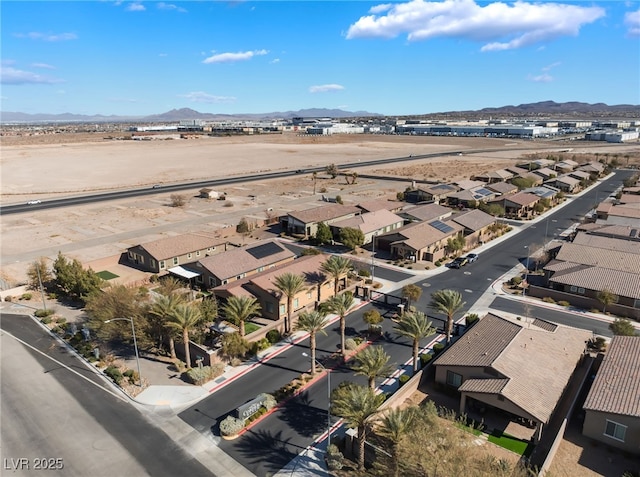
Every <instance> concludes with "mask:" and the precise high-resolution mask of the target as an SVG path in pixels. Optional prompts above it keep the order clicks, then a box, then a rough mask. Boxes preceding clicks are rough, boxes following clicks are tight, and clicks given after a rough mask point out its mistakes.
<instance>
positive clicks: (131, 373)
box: [122, 369, 140, 384]
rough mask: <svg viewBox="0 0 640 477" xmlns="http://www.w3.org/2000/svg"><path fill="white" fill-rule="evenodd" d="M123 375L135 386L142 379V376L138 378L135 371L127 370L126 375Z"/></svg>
mask: <svg viewBox="0 0 640 477" xmlns="http://www.w3.org/2000/svg"><path fill="white" fill-rule="evenodd" d="M122 375H123V376H124V377H125V378H128V379H129V382H130V383H131V384H135V383H136V382H138V380H139V379H140V376H138V373H137V371H134V370H133V369H127V370H126V371H125V372H124V373H122Z"/></svg>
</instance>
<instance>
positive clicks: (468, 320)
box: [464, 313, 480, 326]
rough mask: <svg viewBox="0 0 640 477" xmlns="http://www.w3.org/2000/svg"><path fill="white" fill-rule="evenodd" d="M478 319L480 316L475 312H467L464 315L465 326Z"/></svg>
mask: <svg viewBox="0 0 640 477" xmlns="http://www.w3.org/2000/svg"><path fill="white" fill-rule="evenodd" d="M479 319H480V317H479V316H478V315H477V314H475V313H469V314H468V315H467V316H466V317H465V319H464V320H465V325H466V326H471V325H473V324H474V323H475V322H476V321H478V320H479Z"/></svg>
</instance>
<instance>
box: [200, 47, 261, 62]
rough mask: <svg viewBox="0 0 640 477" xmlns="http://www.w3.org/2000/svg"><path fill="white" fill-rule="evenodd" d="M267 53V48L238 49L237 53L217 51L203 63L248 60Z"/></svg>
mask: <svg viewBox="0 0 640 477" xmlns="http://www.w3.org/2000/svg"><path fill="white" fill-rule="evenodd" d="M267 53H269V52H268V51H267V50H254V51H239V52H238V53H219V54H217V55H213V56H210V57H209V58H207V59H205V60H204V61H203V63H205V64H212V63H234V62H236V61H246V60H250V59H251V58H253V57H254V56H260V55H266V54H267Z"/></svg>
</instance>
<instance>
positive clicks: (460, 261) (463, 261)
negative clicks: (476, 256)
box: [449, 257, 467, 268]
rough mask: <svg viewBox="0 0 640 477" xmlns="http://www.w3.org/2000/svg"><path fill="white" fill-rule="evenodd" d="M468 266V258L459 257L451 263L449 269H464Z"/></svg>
mask: <svg viewBox="0 0 640 477" xmlns="http://www.w3.org/2000/svg"><path fill="white" fill-rule="evenodd" d="M466 264H467V258H466V257H458V258H456V259H454V260H453V262H451V263H449V268H460V267H464V266H465V265H466Z"/></svg>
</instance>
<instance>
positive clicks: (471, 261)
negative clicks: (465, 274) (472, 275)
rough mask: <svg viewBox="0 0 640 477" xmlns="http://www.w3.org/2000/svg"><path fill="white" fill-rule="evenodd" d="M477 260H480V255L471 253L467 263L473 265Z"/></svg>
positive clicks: (468, 255)
mask: <svg viewBox="0 0 640 477" xmlns="http://www.w3.org/2000/svg"><path fill="white" fill-rule="evenodd" d="M476 260H478V254H477V253H469V254H467V263H473V262H475V261H476Z"/></svg>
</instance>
